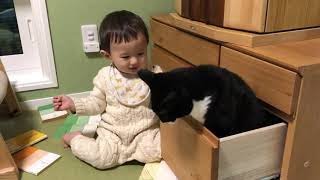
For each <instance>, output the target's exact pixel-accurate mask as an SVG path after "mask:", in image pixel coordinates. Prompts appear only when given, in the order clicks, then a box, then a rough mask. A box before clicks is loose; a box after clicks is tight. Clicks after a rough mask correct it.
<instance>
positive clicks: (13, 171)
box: [0, 134, 19, 180]
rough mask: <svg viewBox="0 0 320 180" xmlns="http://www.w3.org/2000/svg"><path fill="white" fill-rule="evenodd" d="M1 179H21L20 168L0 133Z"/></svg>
mask: <svg viewBox="0 0 320 180" xmlns="http://www.w3.org/2000/svg"><path fill="white" fill-rule="evenodd" d="M0 179H2V180H17V179H19V170H18V168H17V166H16V164H15V162H14V160H13V158H12V156H11V154H10V152H9V149H8V147H7V144H6V142H5V141H4V139H3V138H2V135H1V134H0Z"/></svg>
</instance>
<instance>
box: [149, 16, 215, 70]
mask: <svg viewBox="0 0 320 180" xmlns="http://www.w3.org/2000/svg"><path fill="white" fill-rule="evenodd" d="M151 31H152V32H151V34H152V40H153V42H154V43H155V44H156V45H158V46H160V47H162V48H164V49H166V50H168V51H170V52H171V53H173V54H174V55H176V56H178V57H180V58H182V59H184V60H186V61H188V62H189V63H191V64H194V65H199V64H213V65H218V62H219V52H220V46H219V45H217V44H215V43H213V42H210V41H207V40H205V39H202V38H199V37H196V36H193V35H191V34H188V33H185V32H183V31H181V30H178V29H176V28H173V27H171V26H168V25H166V24H163V23H161V22H158V21H155V20H151Z"/></svg>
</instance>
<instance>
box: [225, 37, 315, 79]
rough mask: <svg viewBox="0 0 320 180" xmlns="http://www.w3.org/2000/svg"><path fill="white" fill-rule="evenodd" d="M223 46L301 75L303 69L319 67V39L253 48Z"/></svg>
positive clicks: (232, 45) (231, 45)
mask: <svg viewBox="0 0 320 180" xmlns="http://www.w3.org/2000/svg"><path fill="white" fill-rule="evenodd" d="M225 46H227V47H231V48H233V49H238V50H240V51H242V52H245V53H247V54H250V55H252V56H255V57H258V58H261V59H264V60H266V61H269V62H271V63H273V64H277V65H279V66H282V67H285V68H287V69H290V70H292V71H296V72H299V73H303V72H302V71H303V70H304V69H305V68H309V67H311V66H319V65H320V38H318V39H311V40H305V41H296V42H288V43H281V44H276V45H269V46H261V47H255V48H250V47H246V46H238V45H234V44H230V43H229V44H228V43H227V44H225Z"/></svg>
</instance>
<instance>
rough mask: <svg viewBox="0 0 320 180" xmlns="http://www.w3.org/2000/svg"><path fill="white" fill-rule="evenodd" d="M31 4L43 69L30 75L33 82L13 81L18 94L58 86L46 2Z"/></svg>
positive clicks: (37, 0)
mask: <svg viewBox="0 0 320 180" xmlns="http://www.w3.org/2000/svg"><path fill="white" fill-rule="evenodd" d="M30 4H31V9H32V15H33V24H34V27H35V29H34V36H35V38H36V39H37V41H38V47H39V56H40V64H41V69H39V71H38V72H37V73H36V72H35V73H28V76H29V75H30V76H31V79H33V81H26V82H23V81H18V82H16V81H12V82H11V84H12V85H13V86H14V88H15V90H16V91H17V92H22V91H29V90H38V89H45V88H50V87H57V86H58V82H57V77H56V69H55V64H54V56H53V50H52V43H51V36H50V29H49V22H48V14H47V7H46V0H30ZM40 48H41V49H40ZM19 73H20V72H19V71H18V72H17V73H16V72H15V73H14V75H17V74H18V75H19ZM24 73H25V72H24ZM31 74H33V75H31ZM18 75H17V76H18ZM8 76H9V79H10V73H8ZM20 76H23V72H21V75H20ZM12 79H14V78H12ZM29 79H30V78H29Z"/></svg>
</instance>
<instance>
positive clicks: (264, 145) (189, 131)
mask: <svg viewBox="0 0 320 180" xmlns="http://www.w3.org/2000/svg"><path fill="white" fill-rule="evenodd" d="M286 130H287V126H286V124H285V123H279V124H275V125H271V126H267V127H264V128H260V129H255V130H252V131H248V132H244V133H240V134H236V135H232V136H228V137H224V138H220V139H219V138H217V137H216V136H214V135H213V134H212V133H211V132H210V131H208V130H207V129H206V128H203V129H201V128H200V126H199V125H196V122H194V120H192V119H191V118H190V117H185V118H183V119H179V120H177V121H176V122H175V123H161V125H160V131H161V152H162V157H163V158H164V160H165V161H166V162H167V163H168V165H169V166H170V168H171V169H172V170H173V172H174V173H175V175H176V176H177V177H178V179H183V180H222V179H230V180H253V179H258V178H262V177H267V176H271V175H274V174H276V173H279V172H280V167H281V160H282V156H283V148H284V141H285V136H286Z"/></svg>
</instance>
